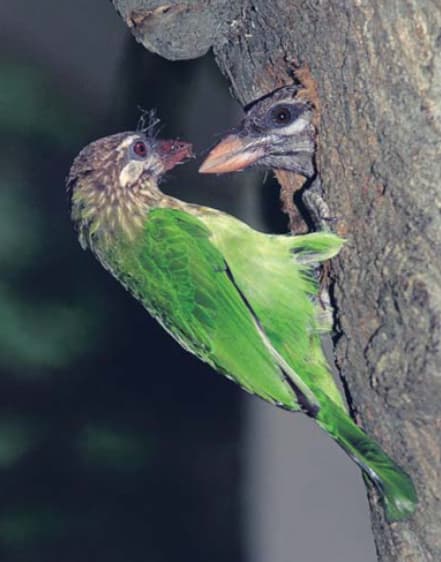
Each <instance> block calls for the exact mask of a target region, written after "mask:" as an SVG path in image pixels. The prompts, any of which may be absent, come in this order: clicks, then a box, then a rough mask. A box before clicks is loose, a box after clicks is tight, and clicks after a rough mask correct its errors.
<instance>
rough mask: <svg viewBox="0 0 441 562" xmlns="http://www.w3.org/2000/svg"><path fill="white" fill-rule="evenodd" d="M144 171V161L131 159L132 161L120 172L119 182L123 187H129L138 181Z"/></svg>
mask: <svg viewBox="0 0 441 562" xmlns="http://www.w3.org/2000/svg"><path fill="white" fill-rule="evenodd" d="M143 171H144V162H142V161H140V160H130V162H129V163H128V164H126V165H125V166H124V168H123V169H122V170H121V172H120V174H119V183H120V185H121V187H127V186H128V185H132V184H134V183H136V182H137V181H138V180H139V177H140V175H141V174H142V172H143Z"/></svg>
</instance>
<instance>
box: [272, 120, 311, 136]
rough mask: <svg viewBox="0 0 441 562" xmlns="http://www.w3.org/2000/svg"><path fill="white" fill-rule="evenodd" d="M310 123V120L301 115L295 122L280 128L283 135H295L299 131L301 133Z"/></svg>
mask: <svg viewBox="0 0 441 562" xmlns="http://www.w3.org/2000/svg"><path fill="white" fill-rule="evenodd" d="M309 125H310V120H309V119H305V118H303V117H300V118H299V119H296V120H295V121H294V123H291V125H287V126H286V127H283V128H280V129H279V130H280V132H281V133H282V135H295V134H297V133H301V132H302V131H304V130H305V129H306V128H307V127H309Z"/></svg>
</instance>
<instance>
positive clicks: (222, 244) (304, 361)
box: [202, 212, 345, 407]
mask: <svg viewBox="0 0 441 562" xmlns="http://www.w3.org/2000/svg"><path fill="white" fill-rule="evenodd" d="M202 220H203V221H204V223H205V224H207V226H208V227H209V228H210V230H211V231H212V232H213V236H212V239H213V243H214V244H215V245H216V246H217V247H218V248H219V249H220V251H221V252H222V253H223V255H224V256H225V259H226V261H227V263H228V266H229V267H230V268H231V270H232V272H233V275H234V278H235V280H236V282H237V284H238V286H239V287H240V290H241V291H242V292H243V294H244V295H245V296H246V298H247V300H248V301H249V303H250V305H251V306H252V307H253V309H254V311H255V313H256V315H257V317H258V318H259V322H260V323H261V325H262V327H263V329H264V330H265V333H266V334H267V335H268V338H269V339H270V341H271V344H272V345H273V346H274V348H275V349H276V350H277V351H278V352H279V353H280V355H281V356H282V357H283V358H284V359H285V360H286V361H287V363H288V364H289V365H290V367H291V368H292V370H293V371H294V372H295V373H296V374H297V375H298V376H299V377H300V378H301V379H302V380H303V381H304V383H305V384H306V385H307V386H308V387H309V388H310V389H311V390H312V391H313V393H314V394H316V395H317V396H318V395H321V394H322V393H324V394H326V395H327V396H328V397H329V398H331V399H332V400H333V401H334V402H335V403H337V404H338V405H340V406H342V407H345V406H344V402H343V399H342V396H341V394H340V392H339V390H338V388H337V386H336V383H335V381H334V378H333V376H332V374H331V373H330V371H329V368H328V367H327V363H326V360H325V357H324V355H323V351H322V346H321V341H320V332H322V331H323V329H324V326H323V325H322V323H321V321H322V316H323V314H322V313H323V309H322V306H321V304H320V302H319V299H318V286H317V283H316V281H315V279H314V276H313V269H312V267H311V264H313V263H317V262H319V261H323V260H326V259H328V258H330V257H332V256H333V255H335V254H336V253H338V251H339V249H340V248H341V246H342V244H343V240H342V239H341V238H339V237H338V236H335V235H334V234H330V233H315V234H308V235H305V236H293V237H292V236H276V235H268V234H263V233H261V232H257V231H255V230H253V229H251V228H250V227H249V226H248V225H246V224H244V223H243V222H241V221H238V220H237V219H235V218H233V217H231V216H229V215H225V214H223V213H213V212H211V213H207V214H206V215H205V216H203V217H202ZM318 391H320V392H318Z"/></svg>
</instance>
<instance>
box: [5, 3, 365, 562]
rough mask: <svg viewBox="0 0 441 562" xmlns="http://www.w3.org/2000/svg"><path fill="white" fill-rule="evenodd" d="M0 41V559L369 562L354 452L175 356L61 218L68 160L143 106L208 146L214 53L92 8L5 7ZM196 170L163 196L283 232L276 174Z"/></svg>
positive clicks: (216, 106)
mask: <svg viewBox="0 0 441 562" xmlns="http://www.w3.org/2000/svg"><path fill="white" fill-rule="evenodd" d="M0 40H1V42H2V49H1V55H0V76H1V85H0V128H1V141H2V142H1V146H2V150H1V152H0V169H1V173H0V269H1V277H0V314H1V322H0V560H2V561H3V560H4V561H5V562H21V561H23V562H34V561H41V562H79V561H82V562H84V561H88V560H94V561H101V560H102V561H106V562H116V561H119V562H122V561H124V562H132V561H133V562H138V561H141V560H143V561H148V562H166V561H167V562H174V561H178V560H189V561H190V560H191V561H192V562H198V561H201V562H202V561H207V560H210V562H217V561H219V562H220V561H232V560H234V561H236V562H241V561H246V560H247V561H250V562H251V561H252V562H257V561H261V560H262V561H263V560H268V562H269V561H271V562H288V561H289V560H296V561H298V562H318V560H322V559H323V556H325V557H326V559H327V560H328V561H330V562H332V561H334V560H335V561H337V560H339V561H344V560H348V561H349V560H350V561H351V562H358V561H360V562H365V561H368V560H373V559H374V555H373V546H372V544H371V539H370V536H369V529H368V519H367V506H366V502H365V500H364V499H363V496H364V492H363V488H362V484H361V479H360V477H359V474H358V471H357V470H356V469H355V468H354V467H353V466H351V464H350V462H349V461H347V459H346V458H345V457H344V455H342V454H341V453H340V451H339V450H338V449H337V448H336V447H333V446H332V444H330V443H329V442H328V441H327V440H326V437H325V436H323V435H322V434H321V433H320V432H319V431H318V430H317V429H316V428H315V427H314V426H313V425H311V424H310V423H309V422H308V420H306V419H303V418H301V417H300V416H298V417H295V418H294V417H292V416H289V415H287V414H284V413H282V412H279V411H277V410H276V409H274V408H270V407H268V406H266V405H264V404H262V403H261V402H260V401H258V400H256V399H250V398H248V397H245V395H244V394H243V393H242V392H241V391H240V390H239V389H238V388H236V387H235V386H234V385H232V384H231V383H228V382H226V381H225V380H224V379H223V378H222V377H220V376H213V372H212V371H211V370H210V369H208V368H207V367H205V366H204V365H203V364H201V363H200V362H199V361H197V360H196V359H195V358H193V357H192V356H191V355H189V354H188V353H186V352H184V351H183V350H182V349H180V348H179V346H178V345H177V344H176V343H175V342H174V341H173V340H172V339H171V338H169V336H167V335H166V334H165V333H164V332H163V331H162V330H161V329H160V328H159V327H158V326H157V325H156V323H155V322H154V321H153V320H152V319H151V318H150V317H149V316H148V315H147V314H146V312H145V311H144V310H143V309H142V308H141V307H140V306H139V305H138V304H137V303H136V302H135V301H134V300H133V299H132V298H131V297H130V296H129V295H128V294H126V293H125V292H124V290H123V289H122V288H121V287H120V286H119V285H118V284H117V283H116V282H115V281H114V280H113V279H112V278H111V277H110V276H109V275H108V274H107V273H106V272H105V271H104V270H103V269H102V268H101V267H100V265H99V264H98V263H97V262H96V261H95V259H94V258H93V256H92V255H91V254H90V253H86V252H83V251H82V250H81V249H80V246H79V245H78V243H77V241H76V236H75V233H74V231H73V229H72V227H71V224H70V221H69V218H68V212H67V202H66V196H65V189H64V178H65V176H66V174H67V172H68V169H69V166H70V164H71V162H72V160H73V158H74V156H75V155H76V154H77V153H78V151H79V150H80V149H81V148H82V146H84V145H85V144H86V143H87V142H89V141H91V140H93V139H95V138H98V137H99V136H103V135H107V134H110V133H113V132H116V131H119V130H127V129H130V128H134V127H135V126H136V124H137V120H138V118H139V114H140V112H139V107H143V108H151V107H156V108H157V109H158V114H159V116H160V117H162V119H163V131H162V135H161V136H164V137H167V136H170V137H177V136H180V137H181V138H185V139H191V140H192V141H193V142H194V144H195V147H196V150H197V151H203V150H205V149H206V148H207V146H208V145H209V144H210V143H213V142H214V141H215V140H216V138H217V137H216V134H215V132H216V131H217V132H219V131H220V132H222V131H224V130H225V129H226V128H227V127H229V126H231V125H233V124H234V123H235V122H237V120H238V119H239V116H240V115H241V111H240V108H239V107H238V106H237V105H236V104H235V103H234V102H233V100H232V99H231V97H230V96H229V93H228V88H227V84H226V82H225V81H224V80H223V78H222V77H221V76H220V74H219V72H218V70H217V68H216V66H215V64H214V61H213V60H212V59H211V57H210V55H207V56H206V57H205V58H203V59H199V60H197V61H190V62H181V63H179V64H178V63H171V62H167V61H165V60H163V59H160V58H159V57H156V56H154V55H151V54H149V53H147V52H146V51H145V50H144V49H143V48H141V47H140V46H139V45H137V44H136V43H135V41H134V40H133V39H132V38H131V37H130V35H129V34H128V31H127V30H126V28H125V26H124V24H123V22H122V21H121V20H120V19H119V17H118V16H117V14H116V13H115V11H114V10H113V8H112V6H111V4H110V2H91V1H90V0H81V1H77V2H75V3H72V2H60V1H58V2H57V1H56V0H52V1H51V0H45V1H42V2H38V3H32V2H29V1H28V2H26V1H24V0H21V1H18V2H15V3H14V4H13V5H9V6H6V4H2V6H1V7H0ZM197 165H198V163H197V162H192V163H190V164H188V165H186V166H183V167H180V168H178V169H176V170H174V171H173V173H172V175H171V176H170V178H169V181H168V182H167V184H166V185H165V186H164V189H165V190H166V191H168V192H170V193H173V194H175V195H177V196H179V197H181V198H183V199H187V200H193V201H197V202H199V203H204V204H209V205H211V206H215V207H220V208H222V209H223V210H226V211H229V212H232V213H233V214H236V215H238V216H241V217H242V218H245V219H247V220H248V221H250V222H252V223H253V224H255V225H259V226H260V228H262V229H266V230H271V231H278V232H283V231H285V229H286V221H285V219H284V217H283V216H282V215H281V214H280V212H279V211H278V200H277V189H276V187H275V185H274V183H273V182H272V181H271V180H269V181H267V182H266V183H264V182H263V181H262V177H261V175H260V174H255V173H247V174H243V175H236V176H230V177H223V178H212V177H202V178H199V177H198V176H197V173H196V171H197ZM285 455H286V456H285ZM328 473H329V474H330V476H329V478H328Z"/></svg>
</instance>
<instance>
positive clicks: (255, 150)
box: [199, 85, 315, 177]
mask: <svg viewBox="0 0 441 562" xmlns="http://www.w3.org/2000/svg"><path fill="white" fill-rule="evenodd" d="M298 92H299V87H298V86H295V85H292V86H285V87H283V88H280V89H279V90H276V91H275V92H273V93H271V94H269V95H267V96H265V97H264V98H262V99H260V100H258V101H257V102H255V103H253V104H252V105H251V106H250V107H249V108H248V110H247V111H246V114H245V117H244V119H243V120H242V122H241V124H240V126H239V128H238V129H237V130H235V131H233V132H232V133H230V134H228V135H227V136H226V137H225V138H223V139H222V140H221V141H220V143H218V144H217V145H216V146H215V147H214V148H213V149H212V150H211V152H210V153H209V155H208V156H207V158H206V159H205V160H204V162H203V163H202V165H201V167H200V168H199V172H201V173H202V174H223V173H226V172H238V171H242V170H245V169H246V168H248V167H250V166H264V167H268V168H275V169H282V170H289V171H292V172H295V173H297V174H301V175H303V176H305V177H311V176H312V175H313V174H314V165H313V157H314V151H315V128H314V125H313V123H312V119H313V108H312V106H311V104H310V103H308V102H307V101H305V100H304V99H298V98H296V94H297V93H298Z"/></svg>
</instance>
